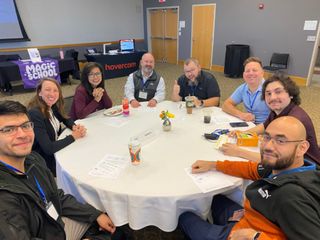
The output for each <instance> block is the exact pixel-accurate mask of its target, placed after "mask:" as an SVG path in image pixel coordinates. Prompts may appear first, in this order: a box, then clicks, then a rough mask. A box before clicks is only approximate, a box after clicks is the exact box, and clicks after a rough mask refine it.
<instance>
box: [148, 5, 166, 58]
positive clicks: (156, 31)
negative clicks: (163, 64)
mask: <svg viewBox="0 0 320 240" xmlns="http://www.w3.org/2000/svg"><path fill="white" fill-rule="evenodd" d="M149 13H150V26H151V27H150V29H151V36H150V39H151V49H152V51H151V52H152V54H153V56H154V58H155V59H156V60H157V61H163V59H164V57H165V55H164V51H163V48H164V42H163V38H164V24H163V23H164V19H163V12H162V9H157V10H150V12H149Z"/></svg>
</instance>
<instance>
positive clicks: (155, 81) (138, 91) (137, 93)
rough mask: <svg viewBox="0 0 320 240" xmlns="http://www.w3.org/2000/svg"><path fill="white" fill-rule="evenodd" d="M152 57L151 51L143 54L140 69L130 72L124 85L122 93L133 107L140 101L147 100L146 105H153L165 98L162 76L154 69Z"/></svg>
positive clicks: (138, 104) (137, 105)
mask: <svg viewBox="0 0 320 240" xmlns="http://www.w3.org/2000/svg"><path fill="white" fill-rule="evenodd" d="M154 65H155V62H154V57H153V55H152V54H151V53H145V54H143V56H142V58H141V61H140V69H139V70H137V71H135V72H134V73H131V74H130V75H129V77H128V80H127V82H126V85H125V86H124V95H125V97H126V98H128V100H129V102H130V105H131V106H132V107H133V108H137V107H139V106H140V102H148V107H155V106H156V105H157V103H158V102H161V101H163V100H164V98H165V84H164V80H163V78H162V77H161V76H160V75H159V74H158V73H157V72H156V71H155V70H154Z"/></svg>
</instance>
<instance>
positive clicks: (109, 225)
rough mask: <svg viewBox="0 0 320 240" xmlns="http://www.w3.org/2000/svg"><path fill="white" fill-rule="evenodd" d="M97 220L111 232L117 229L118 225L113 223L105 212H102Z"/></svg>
mask: <svg viewBox="0 0 320 240" xmlns="http://www.w3.org/2000/svg"><path fill="white" fill-rule="evenodd" d="M97 222H98V224H99V226H100V228H101V229H102V230H105V231H108V232H110V233H114V232H115V231H116V227H115V225H114V224H113V222H112V220H111V219H110V218H109V216H108V215H107V214H105V213H102V214H100V215H99V217H98V218H97Z"/></svg>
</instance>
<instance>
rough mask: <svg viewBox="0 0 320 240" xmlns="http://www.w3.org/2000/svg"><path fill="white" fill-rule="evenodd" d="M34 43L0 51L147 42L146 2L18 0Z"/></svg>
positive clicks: (9, 44) (0, 46)
mask: <svg viewBox="0 0 320 240" xmlns="http://www.w3.org/2000/svg"><path fill="white" fill-rule="evenodd" d="M16 3H17V6H18V9H19V12H20V16H21V19H22V22H23V24H24V27H25V29H26V32H27V34H28V36H29V38H30V39H31V42H21V43H5V44H4V43H3V44H0V48H15V47H30V46H46V45H56V44H68V43H71V44H72V43H85V42H103V41H116V40H119V39H121V38H144V32H143V11H142V5H143V4H142V0H54V1H53V0H16Z"/></svg>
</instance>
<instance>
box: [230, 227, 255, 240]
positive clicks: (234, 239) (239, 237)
mask: <svg viewBox="0 0 320 240" xmlns="http://www.w3.org/2000/svg"><path fill="white" fill-rule="evenodd" d="M257 233H258V232H257V231H256V230H254V229H252V228H243V229H239V230H235V231H232V232H231V233H230V238H229V239H230V240H252V239H253V238H254V236H255V235H256V234H257Z"/></svg>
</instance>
